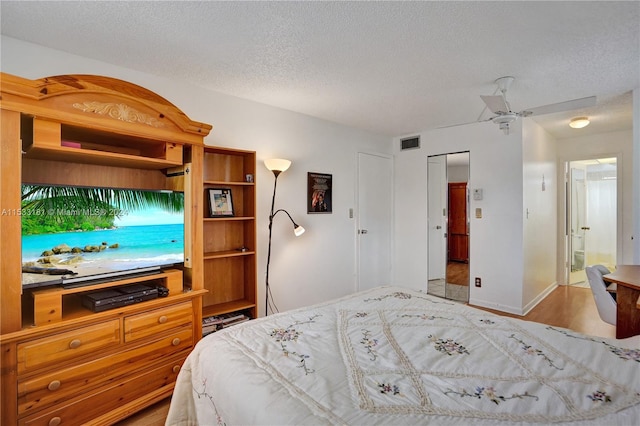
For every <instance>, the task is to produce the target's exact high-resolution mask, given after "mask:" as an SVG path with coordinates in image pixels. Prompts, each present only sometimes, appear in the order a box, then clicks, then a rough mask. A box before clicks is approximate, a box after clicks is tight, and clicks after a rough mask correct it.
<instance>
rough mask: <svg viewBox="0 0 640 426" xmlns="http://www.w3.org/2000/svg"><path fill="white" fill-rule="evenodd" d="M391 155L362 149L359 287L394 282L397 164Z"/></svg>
mask: <svg viewBox="0 0 640 426" xmlns="http://www.w3.org/2000/svg"><path fill="white" fill-rule="evenodd" d="M392 164H393V163H392V160H391V158H390V157H388V156H384V155H377V154H366V153H362V152H360V153H358V183H357V184H358V206H357V207H358V208H357V229H358V231H357V232H358V235H357V236H358V238H357V256H358V260H357V262H358V277H357V289H358V290H360V291H361V290H366V289H370V288H374V287H378V286H382V285H390V284H391V257H392V255H391V253H392V238H391V229H392V220H393V166H392Z"/></svg>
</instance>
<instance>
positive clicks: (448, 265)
mask: <svg viewBox="0 0 640 426" xmlns="http://www.w3.org/2000/svg"><path fill="white" fill-rule="evenodd" d="M468 182H469V152H459V153H450V154H442V155H434V156H430V157H428V162H427V198H428V201H427V203H428V207H427V215H428V218H427V220H428V236H427V238H428V253H427V256H428V268H429V276H428V283H427V293H429V294H432V295H434V296H438V297H445V298H447V299H452V300H458V301H461V302H467V301H469V260H470V259H469V188H468Z"/></svg>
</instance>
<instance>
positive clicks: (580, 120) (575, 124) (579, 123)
mask: <svg viewBox="0 0 640 426" xmlns="http://www.w3.org/2000/svg"><path fill="white" fill-rule="evenodd" d="M589 123H590V121H589V119H588V118H587V117H576V118H572V119H571V122H569V127H571V128H573V129H582V128H583V127H587V126H588V125H589Z"/></svg>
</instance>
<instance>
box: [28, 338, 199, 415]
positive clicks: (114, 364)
mask: <svg viewBox="0 0 640 426" xmlns="http://www.w3.org/2000/svg"><path fill="white" fill-rule="evenodd" d="M193 343H194V342H193V333H192V328H191V327H183V328H180V329H177V330H176V331H175V332H174V333H171V334H169V335H167V336H165V337H163V338H161V339H158V340H156V341H153V342H151V343H148V344H144V345H142V346H136V347H134V348H131V349H129V350H127V351H125V352H121V353H117V354H114V355H111V356H108V357H104V358H100V359H96V360H93V361H89V362H85V363H82V364H77V365H73V366H69V367H66V368H63V369H60V370H57V371H52V372H47V373H44V374H39V375H37V376H35V377H32V378H29V379H27V380H21V381H19V382H18V413H19V414H20V415H25V414H29V413H30V412H35V411H37V410H40V409H42V408H46V407H48V406H51V405H54V404H57V403H60V402H62V401H63V400H64V399H65V398H70V397H74V396H76V395H79V394H83V393H85V392H87V391H88V390H90V389H92V388H95V387H97V386H104V385H107V384H108V383H113V382H114V381H116V380H121V379H122V378H125V377H127V376H130V375H134V374H136V373H139V372H140V371H144V369H145V368H147V367H146V366H149V365H152V364H155V363H158V362H160V361H161V360H162V359H164V358H166V357H170V356H173V355H174V354H177V353H180V352H184V354H185V355H186V354H187V353H189V351H190V349H191V348H192V346H193Z"/></svg>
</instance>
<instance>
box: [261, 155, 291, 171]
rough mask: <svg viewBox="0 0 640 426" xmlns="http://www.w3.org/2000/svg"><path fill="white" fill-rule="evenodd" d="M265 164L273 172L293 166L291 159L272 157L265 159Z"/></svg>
mask: <svg viewBox="0 0 640 426" xmlns="http://www.w3.org/2000/svg"><path fill="white" fill-rule="evenodd" d="M264 165H265V166H266V167H267V169H269V170H271V171H272V172H284V171H285V170H287V169H288V168H289V166H291V161H289V160H284V159H282V158H271V159H269V160H264Z"/></svg>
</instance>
